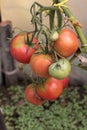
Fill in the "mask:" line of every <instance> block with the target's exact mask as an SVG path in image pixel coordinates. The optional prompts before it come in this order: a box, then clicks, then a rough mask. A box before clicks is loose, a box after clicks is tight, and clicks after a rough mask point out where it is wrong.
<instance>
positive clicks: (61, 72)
mask: <svg viewBox="0 0 87 130" xmlns="http://www.w3.org/2000/svg"><path fill="white" fill-rule="evenodd" d="M70 71H71V64H70V62H69V61H68V60H67V59H64V58H63V59H60V60H58V61H57V62H55V63H53V64H51V65H50V66H49V74H50V75H51V76H52V77H55V78H57V79H63V78H65V77H67V76H68V75H69V74H70Z"/></svg>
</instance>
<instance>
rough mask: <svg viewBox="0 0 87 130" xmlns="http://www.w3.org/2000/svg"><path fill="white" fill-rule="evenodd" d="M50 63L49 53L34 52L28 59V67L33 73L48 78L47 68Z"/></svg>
mask: <svg viewBox="0 0 87 130" xmlns="http://www.w3.org/2000/svg"><path fill="white" fill-rule="evenodd" d="M51 63H52V57H51V55H49V54H34V55H32V57H31V59H30V67H31V69H32V71H33V73H34V74H35V75H37V76H39V77H41V78H48V77H49V76H50V75H49V73H48V68H49V66H50V65H51Z"/></svg>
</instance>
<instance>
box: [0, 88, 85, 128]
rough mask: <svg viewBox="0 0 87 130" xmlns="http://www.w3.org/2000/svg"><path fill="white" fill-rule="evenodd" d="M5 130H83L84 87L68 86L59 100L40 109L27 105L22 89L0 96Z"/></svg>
mask: <svg viewBox="0 0 87 130" xmlns="http://www.w3.org/2000/svg"><path fill="white" fill-rule="evenodd" d="M0 109H1V111H2V113H3V115H4V119H5V124H6V127H7V130H86V129H87V85H85V86H84V87H72V86H69V87H67V88H66V89H65V90H64V92H63V93H62V95H61V96H60V98H58V99H57V100H55V101H51V102H46V103H45V104H43V105H40V106H34V105H32V104H30V103H28V102H27V101H26V99H25V97H24V87H23V86H19V85H18V86H11V87H9V88H8V89H7V90H5V92H3V93H0Z"/></svg>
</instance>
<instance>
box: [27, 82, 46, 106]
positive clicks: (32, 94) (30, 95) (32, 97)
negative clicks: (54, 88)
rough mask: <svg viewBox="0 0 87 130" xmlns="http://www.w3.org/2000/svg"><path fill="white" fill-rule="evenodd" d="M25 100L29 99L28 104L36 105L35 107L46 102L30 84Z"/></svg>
mask: <svg viewBox="0 0 87 130" xmlns="http://www.w3.org/2000/svg"><path fill="white" fill-rule="evenodd" d="M25 98H26V99H27V101H28V102H30V103H31V104H34V105H41V104H43V103H44V101H45V100H43V99H42V98H41V97H39V96H38V95H37V93H36V89H35V87H34V86H33V84H30V85H28V86H27V87H26V89H25Z"/></svg>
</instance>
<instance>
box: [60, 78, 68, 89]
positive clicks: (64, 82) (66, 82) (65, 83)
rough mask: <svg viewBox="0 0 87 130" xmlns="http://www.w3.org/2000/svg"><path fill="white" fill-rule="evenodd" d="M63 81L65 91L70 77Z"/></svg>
mask: <svg viewBox="0 0 87 130" xmlns="http://www.w3.org/2000/svg"><path fill="white" fill-rule="evenodd" d="M61 81H62V83H63V89H65V88H66V87H67V86H68V84H69V77H66V78H64V79H61Z"/></svg>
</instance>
